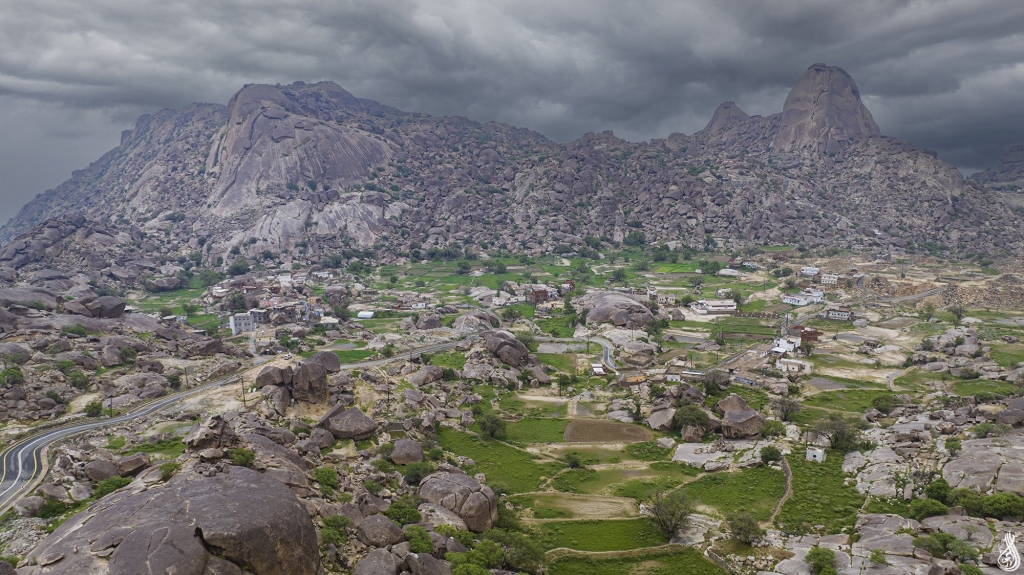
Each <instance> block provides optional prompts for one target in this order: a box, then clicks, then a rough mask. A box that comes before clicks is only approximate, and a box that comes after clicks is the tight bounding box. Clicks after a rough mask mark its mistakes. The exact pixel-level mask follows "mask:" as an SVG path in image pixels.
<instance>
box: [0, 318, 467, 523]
mask: <svg viewBox="0 0 1024 575" xmlns="http://www.w3.org/2000/svg"><path fill="white" fill-rule="evenodd" d="M478 337H479V336H478V335H476V334H474V335H471V336H469V337H467V338H464V339H461V340H457V341H450V342H445V343H440V344H435V345H429V346H426V347H422V348H417V349H415V350H410V351H406V352H403V353H398V354H395V355H394V356H393V357H390V358H387V359H378V360H370V361H360V362H356V363H347V364H342V369H359V368H364V367H374V366H377V365H381V364H384V363H388V362H391V361H395V360H398V359H408V358H411V357H414V356H418V355H419V354H421V353H433V352H437V351H443V350H446V349H451V348H453V347H456V346H458V345H461V344H463V343H468V342H470V341H473V340H474V339H476V338H478ZM270 359H271V358H268V357H258V358H256V360H255V361H254V366H259V365H262V364H263V363H266V362H267V361H270ZM237 381H240V378H239V376H238V375H231V376H229V377H224V378H221V379H217V380H214V381H211V382H208V383H204V384H202V385H200V386H198V387H194V388H192V389H188V390H186V391H182V392H180V393H176V394H174V395H170V396H167V397H162V398H159V399H156V400H153V401H151V402H148V403H145V404H140V405H136V406H134V407H133V408H131V409H130V410H129V411H128V412H126V413H124V414H122V415H118V416H116V417H112V418H104V419H99V420H87V421H83V422H80V423H75V422H68V423H66V424H64V425H61V426H59V427H55V428H53V429H47V430H42V431H39V432H38V433H36V434H33V435H30V436H28V437H25V438H22V439H20V440H18V441H16V442H14V443H13V444H11V445H10V446H9V447H7V448H6V449H4V451H3V452H0V466H2V468H0V515H2V514H4V513H6V512H7V510H8V509H9V508H10V507H11V505H13V504H14V502H15V501H16V500H18V499H19V498H20V497H21V496H23V495H26V494H28V493H30V492H31V491H32V490H33V489H34V486H35V484H36V483H37V482H38V481H39V480H40V479H42V474H43V472H44V471H45V459H46V457H45V451H46V448H47V447H49V446H50V445H52V444H53V443H55V442H57V441H61V440H64V439H67V438H69V437H74V436H76V435H80V434H82V433H85V432H87V431H92V430H94V429H99V428H101V427H105V426H108V425H113V424H117V423H122V422H125V421H130V420H132V419H136V418H139V417H143V416H145V415H149V414H151V413H154V412H157V411H160V410H161V409H164V408H166V407H168V406H170V405H173V404H175V403H177V402H179V401H181V400H183V399H186V398H188V397H191V396H194V395H196V394H199V393H202V392H204V391H207V390H209V389H212V388H214V387H219V386H222V385H225V384H228V383H232V382H237Z"/></svg>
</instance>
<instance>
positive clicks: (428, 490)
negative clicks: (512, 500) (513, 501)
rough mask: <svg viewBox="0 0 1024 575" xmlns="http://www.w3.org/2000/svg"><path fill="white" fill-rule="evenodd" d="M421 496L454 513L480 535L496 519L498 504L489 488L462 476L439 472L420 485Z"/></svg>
mask: <svg viewBox="0 0 1024 575" xmlns="http://www.w3.org/2000/svg"><path fill="white" fill-rule="evenodd" d="M420 497H421V498H422V499H424V500H426V501H427V502H429V503H434V504H437V505H441V506H443V507H445V508H446V509H448V510H450V511H452V512H454V513H456V514H457V515H458V516H459V517H460V518H461V519H462V520H463V521H465V523H466V526H467V527H468V528H469V530H470V531H475V532H477V533H482V532H484V531H487V530H488V529H490V528H491V526H493V525H494V522H495V521H497V520H498V503H497V498H496V497H495V495H494V492H493V491H491V488H490V487H487V486H486V485H481V484H480V482H479V481H477V480H476V479H473V478H472V477H470V476H468V475H466V474H463V473H451V472H445V471H439V472H435V473H432V474H430V475H428V476H427V477H425V478H424V479H423V481H421V482H420Z"/></svg>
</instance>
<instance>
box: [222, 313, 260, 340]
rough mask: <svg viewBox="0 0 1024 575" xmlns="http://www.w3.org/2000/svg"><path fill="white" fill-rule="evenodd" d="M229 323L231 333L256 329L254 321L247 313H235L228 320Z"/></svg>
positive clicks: (235, 333) (236, 333)
mask: <svg viewBox="0 0 1024 575" xmlns="http://www.w3.org/2000/svg"><path fill="white" fill-rule="evenodd" d="M228 323H229V324H230V325H231V335H238V334H240V333H243V332H247V331H252V330H254V329H256V322H254V321H253V319H252V316H251V315H249V314H248V313H236V314H234V315H232V316H231V318H230V319H229V320H228Z"/></svg>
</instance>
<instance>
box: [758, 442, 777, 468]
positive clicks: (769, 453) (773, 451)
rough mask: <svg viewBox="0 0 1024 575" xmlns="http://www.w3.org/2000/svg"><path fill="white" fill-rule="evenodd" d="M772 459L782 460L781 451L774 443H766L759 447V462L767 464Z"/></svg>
mask: <svg viewBox="0 0 1024 575" xmlns="http://www.w3.org/2000/svg"><path fill="white" fill-rule="evenodd" d="M773 461H782V451H780V450H779V448H778V447H775V446H774V445H766V446H764V447H762V448H761V463H764V464H765V465H768V464H769V463H771V462H773Z"/></svg>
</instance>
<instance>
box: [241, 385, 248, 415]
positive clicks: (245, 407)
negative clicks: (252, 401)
mask: <svg viewBox="0 0 1024 575" xmlns="http://www.w3.org/2000/svg"><path fill="white" fill-rule="evenodd" d="M242 409H248V407H247V406H246V405H245V380H244V379H243V380H242Z"/></svg>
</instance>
